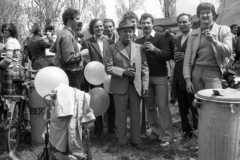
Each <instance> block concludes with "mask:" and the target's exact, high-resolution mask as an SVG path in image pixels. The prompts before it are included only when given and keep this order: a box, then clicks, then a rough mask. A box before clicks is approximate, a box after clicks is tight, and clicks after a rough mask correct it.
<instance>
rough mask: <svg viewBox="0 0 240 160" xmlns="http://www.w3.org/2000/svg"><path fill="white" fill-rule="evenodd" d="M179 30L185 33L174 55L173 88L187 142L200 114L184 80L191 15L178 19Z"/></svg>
mask: <svg viewBox="0 0 240 160" xmlns="http://www.w3.org/2000/svg"><path fill="white" fill-rule="evenodd" d="M177 22H178V27H179V30H180V31H181V32H182V33H183V35H182V36H180V37H178V39H177V52H175V53H174V60H175V68H174V74H173V87H174V88H175V89H176V91H177V99H178V106H179V111H180V116H181V124H182V131H183V132H184V134H183V140H187V139H189V138H192V137H193V135H194V134H193V131H194V130H196V129H197V126H198V120H197V116H198V112H197V109H196V108H194V107H193V105H192V102H193V99H194V94H191V93H188V92H187V90H186V82H185V80H184V78H183V57H184V53H185V51H186V49H187V42H188V35H189V33H190V32H191V27H192V18H191V16H190V15H188V14H185V13H182V14H180V15H179V16H178V17H177ZM189 110H191V113H192V120H193V126H192V127H191V125H190V122H189V118H188V115H189V114H190V113H189Z"/></svg>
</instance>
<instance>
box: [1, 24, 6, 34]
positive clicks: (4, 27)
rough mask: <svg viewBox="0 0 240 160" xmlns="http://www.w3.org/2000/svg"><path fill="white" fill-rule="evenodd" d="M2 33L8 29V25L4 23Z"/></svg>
mask: <svg viewBox="0 0 240 160" xmlns="http://www.w3.org/2000/svg"><path fill="white" fill-rule="evenodd" d="M1 28H2V29H1V31H2V33H3V32H4V29H6V28H7V23H3V24H2V26H1Z"/></svg>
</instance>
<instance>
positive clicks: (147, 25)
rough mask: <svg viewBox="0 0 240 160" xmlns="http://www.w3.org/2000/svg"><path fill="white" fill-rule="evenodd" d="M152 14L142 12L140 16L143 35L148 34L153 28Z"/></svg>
mask: <svg viewBox="0 0 240 160" xmlns="http://www.w3.org/2000/svg"><path fill="white" fill-rule="evenodd" d="M153 23H154V20H153V16H152V15H151V14H149V13H143V14H142V15H141V18H140V25H141V28H142V31H143V33H144V34H145V35H150V34H151V32H152V29H153Z"/></svg>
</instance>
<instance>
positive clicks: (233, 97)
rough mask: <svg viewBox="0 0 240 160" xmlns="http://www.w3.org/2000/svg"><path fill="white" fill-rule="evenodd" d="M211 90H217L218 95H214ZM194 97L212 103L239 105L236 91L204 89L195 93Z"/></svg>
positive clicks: (238, 91) (239, 95)
mask: <svg viewBox="0 0 240 160" xmlns="http://www.w3.org/2000/svg"><path fill="white" fill-rule="evenodd" d="M213 90H217V91H218V92H219V93H220V95H214V92H213ZM195 97H196V98H197V99H200V100H206V101H212V102H221V103H239V104H240V90H238V89H204V90H201V91H199V92H198V93H196V94H195Z"/></svg>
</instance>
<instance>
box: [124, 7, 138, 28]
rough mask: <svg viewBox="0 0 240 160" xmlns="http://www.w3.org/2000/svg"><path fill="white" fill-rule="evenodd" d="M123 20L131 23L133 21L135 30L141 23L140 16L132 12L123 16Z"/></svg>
mask: <svg viewBox="0 0 240 160" xmlns="http://www.w3.org/2000/svg"><path fill="white" fill-rule="evenodd" d="M122 20H129V21H131V22H132V24H133V25H134V27H135V28H136V27H137V24H138V22H139V19H138V16H137V15H136V13H134V12H132V11H128V12H126V13H125V14H124V15H123V18H122Z"/></svg>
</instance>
